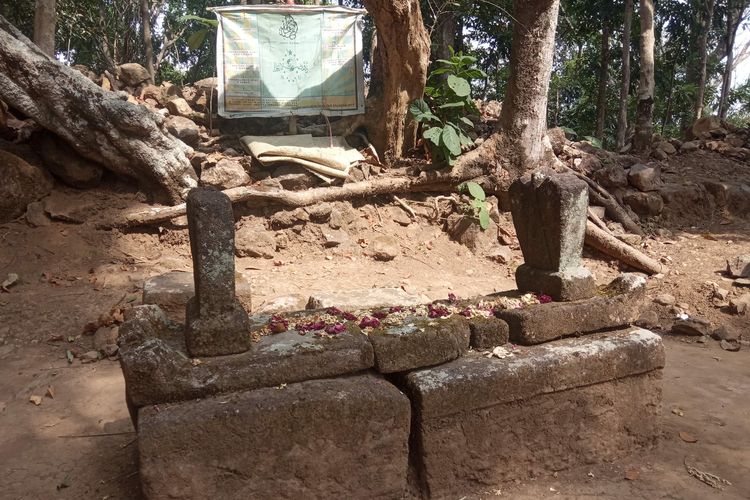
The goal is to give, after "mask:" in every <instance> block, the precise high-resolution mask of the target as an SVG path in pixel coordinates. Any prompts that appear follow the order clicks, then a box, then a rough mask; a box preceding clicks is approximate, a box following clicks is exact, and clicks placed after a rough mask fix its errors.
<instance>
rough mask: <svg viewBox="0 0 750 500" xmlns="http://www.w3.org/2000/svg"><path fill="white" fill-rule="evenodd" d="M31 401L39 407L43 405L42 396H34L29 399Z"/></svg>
mask: <svg viewBox="0 0 750 500" xmlns="http://www.w3.org/2000/svg"><path fill="white" fill-rule="evenodd" d="M29 401H30V402H32V403H34V404H35V405H37V406H39V405H40V404H42V397H41V396H36V395H33V394H32V395H31V396H30V397H29Z"/></svg>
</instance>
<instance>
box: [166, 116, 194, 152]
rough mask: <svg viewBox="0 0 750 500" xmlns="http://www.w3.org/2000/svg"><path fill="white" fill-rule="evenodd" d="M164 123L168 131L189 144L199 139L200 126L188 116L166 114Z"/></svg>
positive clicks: (192, 144) (191, 144)
mask: <svg viewBox="0 0 750 500" xmlns="http://www.w3.org/2000/svg"><path fill="white" fill-rule="evenodd" d="M164 124H165V125H166V126H167V130H169V133H171V134H172V135H174V136H175V137H177V138H179V139H180V140H182V141H183V142H184V143H186V144H189V145H190V146H195V145H197V144H198V142H199V141H200V127H199V126H198V125H196V124H195V122H194V121H193V120H191V119H190V118H185V117H184V116H168V117H167V119H166V120H165V121H164Z"/></svg>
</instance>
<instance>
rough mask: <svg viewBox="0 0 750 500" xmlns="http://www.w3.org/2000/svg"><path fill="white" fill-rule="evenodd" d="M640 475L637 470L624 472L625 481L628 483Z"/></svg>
mask: <svg viewBox="0 0 750 500" xmlns="http://www.w3.org/2000/svg"><path fill="white" fill-rule="evenodd" d="M640 475H641V471H639V470H638V469H628V470H626V471H625V479H627V480H628V481H635V480H636V479H638V476H640Z"/></svg>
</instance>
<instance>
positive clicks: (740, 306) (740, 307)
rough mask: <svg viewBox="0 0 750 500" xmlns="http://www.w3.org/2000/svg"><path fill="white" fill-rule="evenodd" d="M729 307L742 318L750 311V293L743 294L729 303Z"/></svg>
mask: <svg viewBox="0 0 750 500" xmlns="http://www.w3.org/2000/svg"><path fill="white" fill-rule="evenodd" d="M729 307H731V308H732V311H734V312H735V313H736V314H739V315H740V316H744V315H745V314H747V312H748V310H750V293H746V294H743V295H741V296H739V297H737V298H736V299H732V300H730V301H729Z"/></svg>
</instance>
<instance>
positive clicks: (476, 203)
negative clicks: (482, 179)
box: [458, 181, 490, 230]
mask: <svg viewBox="0 0 750 500" xmlns="http://www.w3.org/2000/svg"><path fill="white" fill-rule="evenodd" d="M458 190H459V191H460V192H466V193H469V196H471V198H472V200H471V202H470V203H469V207H468V209H469V211H470V212H471V213H472V215H473V216H474V217H475V218H476V219H477V220H478V221H479V227H481V228H482V230H485V229H487V228H488V227H490V212H489V211H488V210H487V201H486V200H487V196H486V195H485V194H484V189H482V186H480V185H479V184H477V183H476V182H471V181H469V182H463V183H461V184H459V185H458Z"/></svg>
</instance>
